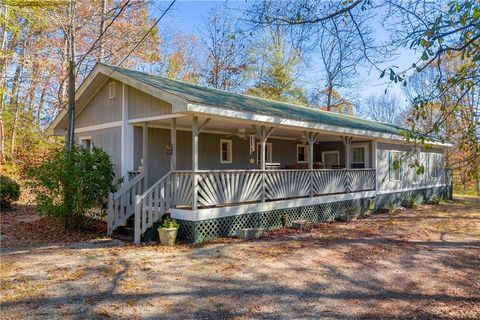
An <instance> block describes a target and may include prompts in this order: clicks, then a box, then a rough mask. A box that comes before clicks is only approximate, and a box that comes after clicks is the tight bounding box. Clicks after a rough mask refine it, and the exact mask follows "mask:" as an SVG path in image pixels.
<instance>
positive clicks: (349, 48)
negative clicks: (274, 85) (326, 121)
mask: <svg viewBox="0 0 480 320" xmlns="http://www.w3.org/2000/svg"><path fill="white" fill-rule="evenodd" d="M369 20H370V17H369V16H367V15H365V14H362V15H361V16H359V17H357V21H358V22H357V24H356V25H354V24H353V23H352V22H351V21H350V20H347V19H344V18H342V17H339V18H332V19H330V20H329V21H327V22H324V23H321V24H320V25H319V30H318V37H317V39H316V40H315V42H316V48H317V50H318V52H319V55H320V60H321V66H322V68H321V69H320V70H319V74H320V78H321V81H322V87H320V88H318V89H317V93H316V98H317V99H318V100H319V101H318V102H317V104H319V105H321V106H322V107H325V108H326V110H328V111H337V112H342V111H343V106H344V105H345V98H343V97H341V96H340V94H339V90H341V89H342V88H351V86H352V85H355V82H356V81H355V76H356V75H357V74H358V73H357V66H358V65H360V64H361V63H362V62H364V61H365V57H364V54H363V52H362V51H361V50H359V49H360V48H361V47H362V45H363V43H362V41H361V39H360V38H359V37H358V34H357V28H361V29H362V32H363V33H364V35H365V38H368V42H369V43H373V40H372V37H371V32H372V31H371V29H370V28H369V27H368V26H367V24H368V21H369ZM368 48H369V49H368V50H369V51H373V50H375V48H374V46H373V45H372V44H369V46H368ZM339 97H340V99H339Z"/></svg>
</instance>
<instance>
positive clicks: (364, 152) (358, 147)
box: [350, 143, 369, 169]
mask: <svg viewBox="0 0 480 320" xmlns="http://www.w3.org/2000/svg"><path fill="white" fill-rule="evenodd" d="M368 151H369V147H368V143H352V145H351V148H350V159H351V163H350V167H351V168H352V169H357V168H358V169H359V168H367V167H368V166H369V164H368V160H369V159H368V158H369V157H368Z"/></svg>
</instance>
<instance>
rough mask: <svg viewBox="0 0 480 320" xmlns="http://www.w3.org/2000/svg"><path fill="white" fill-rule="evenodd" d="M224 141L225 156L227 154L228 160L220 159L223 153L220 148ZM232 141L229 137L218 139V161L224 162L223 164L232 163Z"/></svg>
mask: <svg viewBox="0 0 480 320" xmlns="http://www.w3.org/2000/svg"><path fill="white" fill-rule="evenodd" d="M224 143H226V144H227V146H228V147H227V156H228V159H229V160H223V159H222V155H223V150H222V146H223V144H224ZM232 149H233V142H232V140H231V139H220V163H225V164H228V163H232V160H233V151H232Z"/></svg>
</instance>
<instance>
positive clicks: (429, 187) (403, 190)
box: [377, 183, 447, 195]
mask: <svg viewBox="0 0 480 320" xmlns="http://www.w3.org/2000/svg"><path fill="white" fill-rule="evenodd" d="M446 186H447V185H446V184H445V183H437V184H434V185H428V186H415V187H412V188H402V189H388V190H379V191H378V192H377V195H382V194H390V193H399V192H406V191H414V190H421V189H432V188H440V187H446Z"/></svg>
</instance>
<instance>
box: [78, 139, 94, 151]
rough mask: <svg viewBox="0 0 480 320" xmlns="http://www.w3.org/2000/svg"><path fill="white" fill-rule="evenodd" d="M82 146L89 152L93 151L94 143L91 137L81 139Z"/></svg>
mask: <svg viewBox="0 0 480 320" xmlns="http://www.w3.org/2000/svg"><path fill="white" fill-rule="evenodd" d="M80 146H81V147H82V148H85V149H86V150H87V151H88V152H90V151H92V147H93V143H92V138H91V137H81V138H80Z"/></svg>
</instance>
